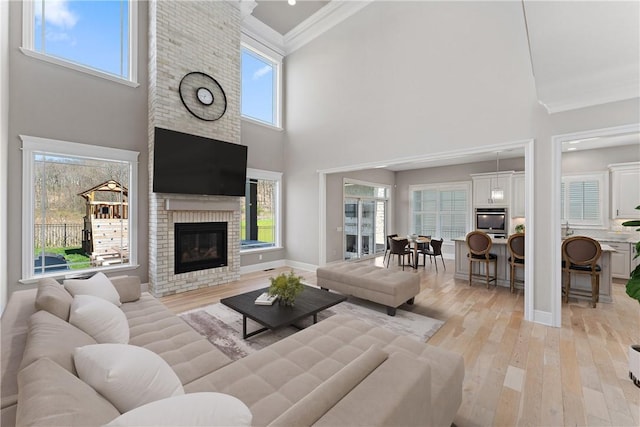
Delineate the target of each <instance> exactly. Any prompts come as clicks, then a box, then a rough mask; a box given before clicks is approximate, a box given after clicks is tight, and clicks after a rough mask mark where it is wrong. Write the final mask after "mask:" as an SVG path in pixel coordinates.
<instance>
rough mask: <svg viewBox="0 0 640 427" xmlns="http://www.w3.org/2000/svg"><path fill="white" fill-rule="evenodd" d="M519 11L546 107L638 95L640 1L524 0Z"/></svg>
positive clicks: (559, 107) (552, 109)
mask: <svg viewBox="0 0 640 427" xmlns="http://www.w3.org/2000/svg"><path fill="white" fill-rule="evenodd" d="M524 11H525V13H526V22H527V26H528V33H529V42H530V47H531V57H532V63H533V72H534V78H535V84H536V91H537V93H538V100H539V101H540V103H541V104H542V105H544V106H545V107H547V110H549V112H551V113H553V112H556V111H565V110H571V109H575V108H580V107H584V106H589V105H597V104H603V103H606V102H611V101H617V100H622V99H630V98H635V97H638V96H640V83H639V81H640V2H638V1H530V0H526V1H524Z"/></svg>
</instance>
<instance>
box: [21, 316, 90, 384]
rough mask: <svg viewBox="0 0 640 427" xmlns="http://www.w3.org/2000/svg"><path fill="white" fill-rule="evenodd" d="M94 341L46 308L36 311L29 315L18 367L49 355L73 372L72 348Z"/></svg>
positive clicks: (74, 371) (74, 370) (23, 366)
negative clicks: (25, 339)
mask: <svg viewBox="0 0 640 427" xmlns="http://www.w3.org/2000/svg"><path fill="white" fill-rule="evenodd" d="M95 343H96V340H94V339H93V338H91V337H90V336H89V335H87V334H85V333H84V332H83V331H81V330H80V329H78V328H76V327H75V326H73V325H71V324H69V323H67V322H65V321H64V320H62V319H60V318H59V317H56V316H54V315H53V314H51V313H49V312H47V311H43V310H40V311H36V312H35V313H33V314H32V315H31V317H30V318H29V322H28V333H27V342H26V343H25V346H24V352H23V354H22V362H21V363H20V369H22V368H25V367H26V366H29V365H30V364H31V363H33V362H35V361H36V360H38V359H42V358H43V357H48V358H49V359H51V360H53V361H54V362H56V363H57V364H58V365H60V366H62V367H63V368H64V369H66V370H67V371H69V372H71V373H73V374H74V375H75V373H76V369H75V367H74V364H73V351H74V350H75V348H76V347H81V346H85V345H89V344H95Z"/></svg>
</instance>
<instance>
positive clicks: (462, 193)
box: [409, 183, 471, 240]
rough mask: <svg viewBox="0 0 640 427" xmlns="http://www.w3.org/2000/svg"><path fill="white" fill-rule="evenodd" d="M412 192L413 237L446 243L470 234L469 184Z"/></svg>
mask: <svg viewBox="0 0 640 427" xmlns="http://www.w3.org/2000/svg"><path fill="white" fill-rule="evenodd" d="M409 191H410V193H411V200H412V203H411V207H412V209H411V217H412V218H411V219H412V224H411V230H412V232H413V233H415V234H420V235H426V236H433V237H435V238H444V239H445V240H449V239H455V238H458V237H464V236H465V235H466V234H467V232H468V230H469V227H470V226H469V223H470V217H469V212H470V208H469V195H470V194H471V193H470V185H469V184H468V183H461V184H435V185H422V186H411V187H410V188H409Z"/></svg>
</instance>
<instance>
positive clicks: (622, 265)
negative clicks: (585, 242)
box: [601, 241, 631, 279]
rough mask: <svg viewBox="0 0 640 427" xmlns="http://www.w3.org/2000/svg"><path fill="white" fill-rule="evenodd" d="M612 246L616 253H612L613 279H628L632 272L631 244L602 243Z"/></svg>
mask: <svg viewBox="0 0 640 427" xmlns="http://www.w3.org/2000/svg"><path fill="white" fill-rule="evenodd" d="M601 243H604V244H607V245H609V246H611V247H612V248H613V249H614V250H615V252H612V253H611V277H615V278H618V279H628V278H629V272H630V271H631V244H630V243H627V242H610V241H602V242H601Z"/></svg>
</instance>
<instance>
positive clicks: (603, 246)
mask: <svg viewBox="0 0 640 427" xmlns="http://www.w3.org/2000/svg"><path fill="white" fill-rule="evenodd" d="M569 237H572V236H569ZM563 239H565V238H563ZM451 240H453V241H454V242H462V243H464V244H466V243H467V241H466V239H465V238H464V237H458V238H456V239H451ZM507 240H509V239H491V243H492V244H493V245H506V244H507ZM595 240H598V241H604V242H606V241H609V242H610V241H612V240H611V239H609V240H605V239H602V240H600V239H595ZM600 249H601V250H602V252H616V250H615V249H614V248H612V247H611V246H609V245H607V244H600Z"/></svg>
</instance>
